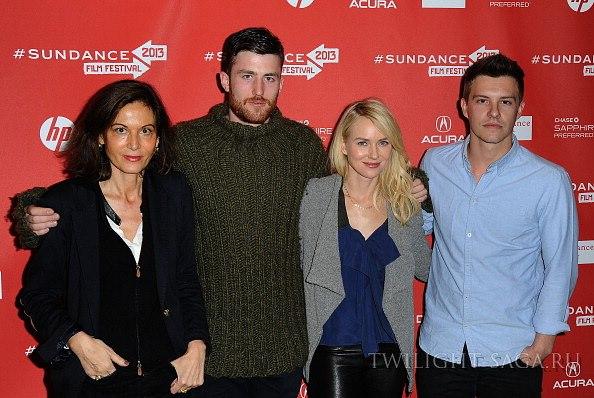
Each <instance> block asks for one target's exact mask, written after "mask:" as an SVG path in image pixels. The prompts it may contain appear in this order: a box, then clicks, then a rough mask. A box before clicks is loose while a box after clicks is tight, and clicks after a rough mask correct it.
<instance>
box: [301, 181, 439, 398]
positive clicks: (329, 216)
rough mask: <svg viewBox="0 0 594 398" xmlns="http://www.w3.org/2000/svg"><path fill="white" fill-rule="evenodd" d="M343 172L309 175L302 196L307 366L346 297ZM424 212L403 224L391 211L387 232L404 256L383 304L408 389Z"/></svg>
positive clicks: (423, 271)
mask: <svg viewBox="0 0 594 398" xmlns="http://www.w3.org/2000/svg"><path fill="white" fill-rule="evenodd" d="M341 185H342V177H340V176H339V175H337V174H333V175H331V176H328V177H324V178H313V179H311V180H309V182H308V184H307V187H306V189H305V194H304V196H303V200H302V202H301V217H300V220H299V233H300V237H301V266H302V268H303V279H304V284H305V303H306V309H307V332H308V336H309V356H308V359H307V363H306V365H305V368H304V375H305V379H306V380H309V366H310V364H311V359H312V357H313V354H314V351H315V350H316V347H317V346H318V344H319V342H320V339H321V338H322V327H323V326H324V324H325V323H326V321H327V320H328V318H330V315H332V313H333V312H334V310H335V309H336V307H338V305H339V304H340V302H341V301H342V299H343V298H344V295H345V294H344V288H343V285H342V275H341V271H340V269H341V266H340V254H339V251H338V195H339V192H340V188H341ZM421 226H422V221H421V215H420V214H417V215H415V216H414V217H413V218H412V219H411V220H410V221H409V223H408V224H407V225H406V226H402V225H401V224H400V223H399V222H398V221H397V220H396V218H395V217H394V215H393V214H392V212H391V211H388V233H389V234H390V237H391V238H392V239H393V240H394V243H396V246H397V247H398V251H399V252H400V257H398V258H397V259H396V260H394V261H393V262H392V263H390V264H388V266H387V267H386V277H385V284H384V297H383V308H384V313H385V314H386V317H387V318H388V321H389V322H390V325H391V326H392V330H393V331H394V335H395V336H396V341H397V342H398V345H399V347H400V350H401V351H402V357H403V359H404V362H405V365H406V369H407V373H408V381H409V383H408V385H409V391H410V390H412V386H413V377H412V364H413V361H412V359H413V357H412V354H413V292H412V282H413V277H416V278H418V279H420V280H422V281H427V276H428V274H429V263H430V261H431V253H430V250H429V247H428V245H427V241H426V240H425V237H424V236H423V232H422V228H421Z"/></svg>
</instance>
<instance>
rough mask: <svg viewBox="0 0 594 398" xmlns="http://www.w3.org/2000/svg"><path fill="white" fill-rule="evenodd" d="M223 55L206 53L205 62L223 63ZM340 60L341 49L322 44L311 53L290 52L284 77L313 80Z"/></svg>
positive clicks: (286, 59)
mask: <svg viewBox="0 0 594 398" xmlns="http://www.w3.org/2000/svg"><path fill="white" fill-rule="evenodd" d="M222 56H223V53H222V52H221V51H218V52H216V53H215V52H214V51H206V52H205V53H204V61H206V62H212V61H214V60H217V61H218V62H221V58H222ZM339 60H340V49H338V48H330V47H326V45H325V44H320V45H319V46H317V47H316V48H314V49H313V50H311V51H310V52H308V53H307V54H306V53H302V52H296V53H293V52H289V53H285V62H284V65H283V70H282V75H283V76H301V77H305V78H306V79H307V80H310V79H313V78H314V77H316V76H317V75H318V73H320V72H321V71H322V70H323V69H324V65H326V64H337V63H338V62H339Z"/></svg>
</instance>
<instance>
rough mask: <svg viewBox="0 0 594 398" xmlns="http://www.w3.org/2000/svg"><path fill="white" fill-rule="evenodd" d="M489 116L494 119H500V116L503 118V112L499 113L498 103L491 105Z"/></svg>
mask: <svg viewBox="0 0 594 398" xmlns="http://www.w3.org/2000/svg"><path fill="white" fill-rule="evenodd" d="M489 116H491V117H494V118H498V117H499V116H501V112H499V103H498V102H493V103H492V104H491V109H489Z"/></svg>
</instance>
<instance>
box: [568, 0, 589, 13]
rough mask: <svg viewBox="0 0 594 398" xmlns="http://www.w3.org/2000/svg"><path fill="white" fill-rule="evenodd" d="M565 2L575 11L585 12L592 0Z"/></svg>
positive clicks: (570, 0) (569, 0)
mask: <svg viewBox="0 0 594 398" xmlns="http://www.w3.org/2000/svg"><path fill="white" fill-rule="evenodd" d="M567 4H568V5H569V7H570V8H571V9H572V10H573V11H575V12H586V11H588V10H589V9H590V8H592V5H594V0H567Z"/></svg>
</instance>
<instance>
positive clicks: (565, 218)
mask: <svg viewBox="0 0 594 398" xmlns="http://www.w3.org/2000/svg"><path fill="white" fill-rule="evenodd" d="M523 77H524V73H523V71H522V69H521V68H520V67H519V65H518V64H517V63H516V62H515V61H512V60H510V59H509V58H507V57H505V56H503V55H500V54H497V55H494V56H490V57H487V58H484V59H482V60H479V61H478V62H476V63H475V64H473V65H472V66H470V67H469V68H468V69H467V71H466V73H465V75H464V77H463V93H462V98H461V99H460V106H461V109H462V113H463V114H464V116H465V117H466V118H467V119H468V124H469V127H470V133H469V134H468V136H467V137H466V139H465V140H464V141H460V142H458V143H456V144H452V145H447V146H443V147H439V148H435V149H431V150H429V151H428V152H427V154H426V155H425V157H424V159H423V162H422V165H421V168H422V169H423V170H425V172H426V173H427V175H428V176H429V192H430V193H431V197H432V199H433V208H434V213H433V214H429V213H426V214H424V216H425V225H426V228H427V230H426V232H428V233H429V232H431V231H433V232H434V234H435V235H434V236H435V243H434V249H433V258H432V262H431V271H430V275H429V281H428V285H427V291H426V295H425V300H426V304H425V316H424V319H423V324H422V326H421V333H420V340H419V344H420V347H421V350H422V351H421V353H420V354H421V360H420V361H419V364H418V365H419V367H420V369H419V370H418V383H419V397H420V398H431V397H440V398H442V397H456V398H464V397H469V398H470V397H475V396H477V397H481V398H483V397H540V390H541V383H542V368H541V367H540V364H541V361H543V360H544V358H545V357H546V356H547V355H549V354H550V353H551V351H552V349H553V343H554V341H555V337H556V335H557V334H558V333H561V332H565V331H568V330H569V326H568V324H567V315H568V301H569V297H570V295H571V292H572V290H573V288H574V286H575V283H576V278H577V234H578V222H577V212H576V207H575V201H574V199H573V193H572V189H571V184H570V180H569V177H568V175H567V173H566V172H565V170H564V169H563V168H562V167H560V166H558V165H556V164H554V163H551V162H549V161H547V160H545V159H543V158H541V157H539V156H537V155H535V154H533V153H532V152H530V151H528V150H527V149H526V148H523V147H522V146H520V145H519V143H518V140H517V139H516V138H515V136H514V135H513V134H512V132H513V128H514V124H515V122H516V119H517V118H518V117H519V116H520V115H521V113H522V109H523V108H524V101H523V91H524V82H523Z"/></svg>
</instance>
